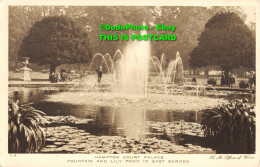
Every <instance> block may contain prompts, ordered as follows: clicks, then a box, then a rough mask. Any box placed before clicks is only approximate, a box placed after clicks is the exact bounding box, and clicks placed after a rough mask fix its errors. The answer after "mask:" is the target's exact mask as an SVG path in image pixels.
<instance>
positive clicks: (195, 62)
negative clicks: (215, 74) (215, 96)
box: [189, 12, 255, 77]
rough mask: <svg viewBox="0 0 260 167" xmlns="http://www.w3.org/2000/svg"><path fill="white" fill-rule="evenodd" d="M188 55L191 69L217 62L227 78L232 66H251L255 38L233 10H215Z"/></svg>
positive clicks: (252, 63)
mask: <svg viewBox="0 0 260 167" xmlns="http://www.w3.org/2000/svg"><path fill="white" fill-rule="evenodd" d="M198 41H199V43H198V46H197V47H195V48H194V49H193V51H192V52H191V54H190V60H189V63H190V66H191V67H193V68H196V67H203V66H209V65H217V66H219V67H221V69H222V70H223V71H224V72H225V76H226V77H227V76H228V74H229V72H230V71H231V70H232V69H233V68H238V67H240V66H242V67H247V68H251V69H254V68H255V37H254V35H253V33H252V32H251V31H250V29H249V28H248V27H247V25H246V24H245V23H244V21H243V20H242V19H241V18H240V17H239V16H238V15H237V14H235V13H233V12H226V13H219V14H216V15H215V16H213V17H212V18H211V19H210V20H209V21H208V22H207V23H206V25H205V28H204V30H203V32H202V33H201V34H200V36H199V38H198Z"/></svg>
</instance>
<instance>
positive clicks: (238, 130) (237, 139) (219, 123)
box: [202, 101, 256, 154]
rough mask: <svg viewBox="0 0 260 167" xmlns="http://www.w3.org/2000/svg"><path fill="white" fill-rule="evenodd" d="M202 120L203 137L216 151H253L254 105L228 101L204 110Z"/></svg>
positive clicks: (232, 152)
mask: <svg viewBox="0 0 260 167" xmlns="http://www.w3.org/2000/svg"><path fill="white" fill-rule="evenodd" d="M206 113H207V117H206V118H205V119H203V121H202V129H203V130H204V137H205V138H206V141H208V142H209V144H210V145H211V146H213V148H214V149H215V150H216V152H217V153H222V154H223V153H224V154H252V153H254V152H255V118H256V114H255V106H253V105H249V104H247V103H246V101H243V102H240V101H235V102H230V104H226V105H222V106H218V107H216V108H214V109H211V110H208V111H206Z"/></svg>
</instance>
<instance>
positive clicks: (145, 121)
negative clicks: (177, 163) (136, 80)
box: [9, 87, 255, 154]
mask: <svg viewBox="0 0 260 167" xmlns="http://www.w3.org/2000/svg"><path fill="white" fill-rule="evenodd" d="M64 93H65V94H64ZM66 93H67V92H64V90H63V89H57V88H47V87H42V88H21V87H9V97H10V98H11V99H13V100H14V101H16V100H19V101H20V103H21V104H27V103H30V105H31V106H32V107H34V108H36V109H38V110H41V111H43V112H45V113H46V116H45V118H46V120H47V122H46V124H45V127H44V128H45V132H46V145H45V147H44V148H43V149H42V150H41V153H88V154H121V153H136V154H140V153H152V154H155V153H167V154H170V153H181V154H183V153H188V154H191V153H196V154H198V153H201V154H207V153H210V154H212V153H215V151H214V150H212V148H211V147H210V145H208V144H207V143H206V142H205V140H204V138H203V131H202V130H201V125H200V122H201V120H202V119H203V117H204V115H205V114H204V112H203V111H204V110H205V109H207V108H210V107H212V106H207V105H206V104H211V105H214V106H215V105H217V104H221V103H223V102H225V101H228V100H229V99H243V98H247V99H248V100H249V101H250V102H252V103H253V102H254V101H255V96H254V95H252V94H249V93H241V92H228V91H224V92H218V94H217V96H216V92H213V93H212V92H207V93H208V95H206V97H194V96H193V97H184V96H176V97H175V98H176V100H173V101H169V102H168V103H170V104H172V105H173V106H176V107H164V106H160V105H159V104H161V102H160V101H159V102H158V105H157V104H155V103H154V102H153V101H151V102H149V103H148V105H147V104H146V105H141V103H140V101H138V102H132V103H133V104H131V105H129V104H126V103H125V102H121V103H117V104H115V105H107V104H108V103H109V104H111V103H113V102H111V101H109V102H107V101H106V102H100V100H99V101H97V102H95V99H91V96H90V95H89V94H87V95H80V93H74V94H73V96H68V95H67V94H66ZM65 97H69V98H67V99H66V98H65ZM53 98H54V99H53ZM112 99H113V98H112ZM153 99H158V97H154V98H153ZM82 101H84V103H82ZM86 101H87V102H86ZM214 102H215V103H214ZM113 104H114V103H113ZM168 106H169V105H168ZM183 106H184V107H183Z"/></svg>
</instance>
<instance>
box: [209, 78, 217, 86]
mask: <svg viewBox="0 0 260 167" xmlns="http://www.w3.org/2000/svg"><path fill="white" fill-rule="evenodd" d="M208 84H209V85H214V86H215V85H216V84H217V80H216V79H214V78H209V79H208Z"/></svg>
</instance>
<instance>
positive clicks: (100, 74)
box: [96, 66, 103, 84]
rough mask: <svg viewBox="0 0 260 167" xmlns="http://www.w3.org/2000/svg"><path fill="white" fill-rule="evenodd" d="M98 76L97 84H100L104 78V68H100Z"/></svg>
mask: <svg viewBox="0 0 260 167" xmlns="http://www.w3.org/2000/svg"><path fill="white" fill-rule="evenodd" d="M96 72H97V74H98V80H97V82H98V83H99V84H100V81H101V78H102V74H103V72H102V66H100V67H99V69H97V70H96Z"/></svg>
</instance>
